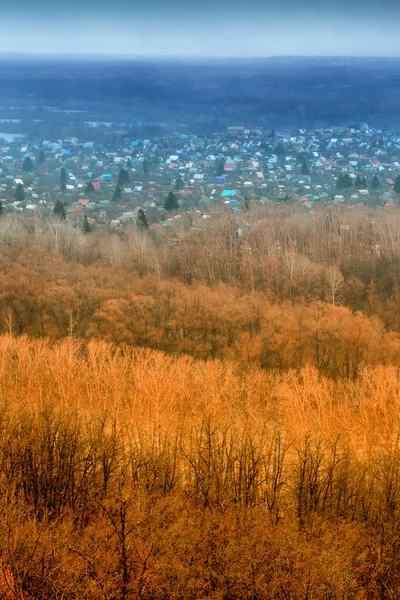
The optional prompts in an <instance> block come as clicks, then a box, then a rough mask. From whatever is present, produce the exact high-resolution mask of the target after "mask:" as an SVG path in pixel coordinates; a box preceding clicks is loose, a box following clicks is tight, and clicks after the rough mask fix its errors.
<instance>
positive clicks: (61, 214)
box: [53, 200, 67, 221]
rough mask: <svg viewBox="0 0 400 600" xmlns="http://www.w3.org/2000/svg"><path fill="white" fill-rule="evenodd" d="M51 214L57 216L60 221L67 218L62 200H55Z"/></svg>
mask: <svg viewBox="0 0 400 600" xmlns="http://www.w3.org/2000/svg"><path fill="white" fill-rule="evenodd" d="M53 215H54V216H55V217H58V219H59V220H60V221H64V220H65V219H66V218H67V214H66V212H65V205H64V202H61V200H57V202H56V203H55V205H54V209H53Z"/></svg>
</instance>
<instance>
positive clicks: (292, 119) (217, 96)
mask: <svg viewBox="0 0 400 600" xmlns="http://www.w3.org/2000/svg"><path fill="white" fill-rule="evenodd" d="M60 111H61V112H60ZM0 119H21V120H22V121H23V123H20V124H17V129H18V130H22V129H24V128H25V129H26V128H28V129H29V130H32V131H33V129H35V126H34V125H32V123H33V122H34V121H36V122H37V121H42V122H43V123H44V125H43V127H44V129H45V130H46V129H48V127H49V126H50V125H51V127H55V126H56V124H57V126H59V127H61V128H62V127H64V128H65V127H66V126H67V125H68V127H69V129H71V133H73V131H72V130H73V129H74V128H75V129H77V128H79V127H81V126H83V124H84V122H85V121H91V122H98V121H106V122H111V121H112V122H115V123H119V124H121V123H128V124H131V125H133V126H136V125H138V124H139V123H140V124H142V125H141V126H142V127H143V124H144V126H147V127H150V126H152V127H153V128H154V127H158V126H162V127H167V128H177V127H184V128H186V129H190V130H191V131H195V132H196V131H199V130H202V131H205V130H209V131H215V130H216V129H219V128H221V129H222V128H225V127H226V126H229V125H258V126H264V127H266V128H267V127H270V128H272V127H274V128H276V127H285V126H299V127H301V126H304V127H318V126H332V125H346V124H348V123H350V122H351V123H353V122H368V123H369V124H370V125H373V126H378V127H385V128H388V127H389V128H390V127H397V126H398V125H399V123H400V59H399V58H343V57H340V58H334V57H332V58H324V57H315V58H301V57H275V58H268V59H254V60H249V59H246V60H241V59H222V60H206V59H201V60H200V59H198V60H183V59H181V60H178V59H177V60H173V59H162V58H160V59H154V58H151V59H150V58H147V59H146V58H140V57H126V58H115V57H99V56H94V57H71V56H58V55H54V56H39V55H38V56H34V55H32V56H29V55H23V54H22V55H0ZM5 124H6V125H7V122H6V123H5ZM10 127H12V130H13V131H15V130H16V124H15V123H13V124H10ZM37 128H38V126H36V129H37ZM2 129H4V126H3V123H2Z"/></svg>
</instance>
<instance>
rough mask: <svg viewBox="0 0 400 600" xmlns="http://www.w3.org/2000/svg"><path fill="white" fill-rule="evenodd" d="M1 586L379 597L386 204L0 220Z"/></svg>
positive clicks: (391, 509)
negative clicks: (108, 221)
mask: <svg viewBox="0 0 400 600" xmlns="http://www.w3.org/2000/svg"><path fill="white" fill-rule="evenodd" d="M0 250H1V257H2V258H1V261H0V488H1V490H2V493H1V494H0V547H1V550H2V552H1V556H0V596H1V597H4V598H15V599H18V600H22V599H23V598H24V599H27V598H28V599H30V600H45V599H46V600H50V599H51V600H53V599H54V600H56V599H59V598H68V599H69V598H71V599H74V598H76V599H77V600H78V599H80V600H81V599H87V600H92V599H93V600H94V599H96V600H97V599H104V600H117V599H118V600H119V599H126V600H128V599H129V600H130V599H135V600H136V599H143V600H162V599H165V598H176V599H177V600H178V599H179V600H181V599H182V600H195V599H196V600H197V599H199V598H210V599H213V600H222V599H223V600H232V599H233V600H242V599H243V600H250V599H251V600H255V599H257V600H258V599H261V598H262V599H264V598H270V599H271V600H272V599H274V600H285V599H293V600H305V599H306V598H308V599H310V600H311V599H312V600H327V599H328V598H329V599H330V600H344V599H346V600H361V599H362V600H364V599H368V600H374V599H376V600H378V599H379V600H381V599H385V600H386V599H387V600H389V599H393V598H397V597H398V596H399V595H400V565H399V552H398V546H399V535H400V450H399V434H400V406H399V398H400V375H399V369H398V366H399V359H400V313H399V300H400V279H399V278H400V260H399V259H400V218H399V216H398V215H397V211H396V209H393V210H391V209H388V210H383V209H368V208H366V207H357V206H356V207H352V208H346V207H337V206H334V207H332V206H325V207H321V208H320V209H319V210H318V211H316V214H313V215H310V214H308V213H304V212H301V211H299V210H298V208H296V207H295V206H276V207H269V208H268V210H267V209H266V208H265V207H255V206H250V207H249V208H248V210H247V211H244V212H242V213H238V214H236V215H233V214H232V213H229V212H227V211H226V210H224V209H215V211H213V212H211V213H210V216H209V218H207V219H198V218H196V214H195V212H193V213H190V212H189V213H187V214H186V215H185V216H183V217H180V218H179V219H176V220H174V224H173V226H171V227H169V228H166V227H163V226H161V225H155V224H151V225H150V226H149V227H148V228H140V227H135V226H130V227H126V228H121V229H116V230H112V229H111V230H109V231H107V230H96V231H91V232H84V231H83V230H82V228H81V227H73V226H72V225H71V224H69V223H68V222H65V221H63V220H60V219H58V218H55V217H49V218H26V217H25V216H23V215H11V216H2V217H1V218H0Z"/></svg>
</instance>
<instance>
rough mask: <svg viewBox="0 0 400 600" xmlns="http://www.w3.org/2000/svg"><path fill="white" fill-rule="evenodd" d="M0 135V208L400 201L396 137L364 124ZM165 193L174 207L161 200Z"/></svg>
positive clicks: (103, 214) (89, 211) (104, 215)
mask: <svg viewBox="0 0 400 600" xmlns="http://www.w3.org/2000/svg"><path fill="white" fill-rule="evenodd" d="M1 142H2V140H0V202H1V204H2V208H3V212H12V211H17V212H22V211H25V212H27V213H33V212H35V211H39V212H44V213H51V212H52V211H53V210H54V207H55V205H56V202H57V201H58V203H59V202H62V203H63V204H64V207H65V213H66V216H67V218H68V219H75V220H76V221H77V222H78V221H79V220H80V219H81V220H82V219H83V218H84V217H86V218H87V221H88V222H89V224H92V225H94V226H99V227H104V226H106V225H107V226H112V227H118V226H121V225H123V224H124V222H132V221H133V222H134V221H136V218H137V214H138V211H140V209H143V210H144V211H145V214H146V217H147V220H148V221H149V222H160V223H163V224H164V225H169V224H170V223H171V222H172V220H173V219H174V218H175V217H176V216H177V215H179V214H180V213H181V212H183V211H185V210H187V209H189V208H193V207H194V208H196V209H197V210H198V212H199V214H201V215H207V211H209V210H210V208H209V207H211V206H212V205H215V204H221V205H223V206H224V207H226V208H227V210H229V211H233V212H239V211H241V210H245V209H247V208H248V206H249V204H250V203H258V204H268V203H274V202H279V203H283V202H297V203H300V204H301V205H302V206H304V209H305V210H307V211H308V212H311V213H312V212H313V210H314V208H315V207H316V206H317V204H318V203H329V202H334V203H337V202H338V203H342V202H347V203H353V204H354V203H363V204H368V205H375V206H386V207H388V206H395V205H397V203H398V202H399V204H400V193H398V192H399V191H400V190H398V186H397V185H396V178H397V176H398V175H400V136H399V135H398V134H397V133H395V132H393V131H382V130H377V129H373V128H370V127H368V125H367V124H363V125H359V126H354V127H348V128H331V129H317V130H307V131H306V130H303V129H297V130H291V131H271V130H267V131H263V130H261V129H254V128H253V129H252V128H249V129H247V128H245V127H230V128H228V129H227V130H226V131H224V132H222V133H215V134H214V135H212V136H210V135H204V136H199V135H189V134H182V133H175V134H165V135H163V136H158V137H153V138H152V139H131V137H129V136H128V134H127V133H124V134H121V135H114V136H109V137H108V138H107V140H106V141H104V142H101V143H100V142H93V141H90V140H81V139H77V138H74V137H72V138H68V139H63V140H56V141H54V140H53V141H52V140H42V141H41V143H40V144H36V145H34V144H33V143H30V142H28V141H25V140H21V139H16V140H15V141H7V142H6V141H5V140H3V143H1ZM171 191H172V192H173V194H174V195H175V197H176V200H177V203H176V206H175V210H172V211H168V210H166V209H165V200H166V197H167V196H168V194H169V192H171Z"/></svg>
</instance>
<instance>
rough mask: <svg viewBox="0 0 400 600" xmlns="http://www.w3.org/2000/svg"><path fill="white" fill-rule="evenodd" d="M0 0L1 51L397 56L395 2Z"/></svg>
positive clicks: (399, 18)
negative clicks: (14, 0) (15, 1)
mask: <svg viewBox="0 0 400 600" xmlns="http://www.w3.org/2000/svg"><path fill="white" fill-rule="evenodd" d="M17 5H18V12H16V9H15V3H13V2H10V1H9V0H7V1H5V0H0V8H1V23H2V32H1V36H0V52H12V53H14V52H24V53H25V52H30V53H46V54H60V53H61V54H64V53H65V54H105V55H121V54H122V55H144V56H176V57H178V56H186V57H218V58H222V57H243V58H248V57H269V56H277V55H279V56H282V55H292V56H293V55H295V56H315V55H318V56H326V55H328V56H400V36H399V33H398V32H399V26H398V24H399V22H400V0H302V1H299V0H202V1H201V0H197V1H196V0H141V1H140V2H138V1H137V0H52V1H51V0H18V4H17Z"/></svg>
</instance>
